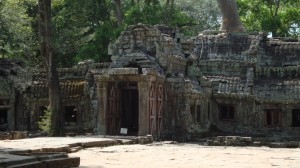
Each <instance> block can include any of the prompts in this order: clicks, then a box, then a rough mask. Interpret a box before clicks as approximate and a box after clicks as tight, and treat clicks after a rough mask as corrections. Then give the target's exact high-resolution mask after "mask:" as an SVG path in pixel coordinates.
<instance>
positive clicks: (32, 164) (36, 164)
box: [7, 162, 47, 168]
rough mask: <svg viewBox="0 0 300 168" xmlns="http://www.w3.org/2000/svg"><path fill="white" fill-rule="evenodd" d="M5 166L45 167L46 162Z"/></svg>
mask: <svg viewBox="0 0 300 168" xmlns="http://www.w3.org/2000/svg"><path fill="white" fill-rule="evenodd" d="M7 168H47V164H46V163H43V162H30V163H24V164H18V165H13V166H9V167H7Z"/></svg>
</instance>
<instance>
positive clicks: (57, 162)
mask: <svg viewBox="0 0 300 168" xmlns="http://www.w3.org/2000/svg"><path fill="white" fill-rule="evenodd" d="M44 163H46V164H47V168H56V167H61V168H69V167H78V166H79V165H80V158H79V157H74V158H62V159H53V160H46V161H44Z"/></svg>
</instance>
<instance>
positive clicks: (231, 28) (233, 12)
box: [218, 0, 245, 32]
mask: <svg viewBox="0 0 300 168" xmlns="http://www.w3.org/2000/svg"><path fill="white" fill-rule="evenodd" d="M218 3H219V7H220V9H221V13H222V26H221V30H222V31H226V32H242V31H245V28H244V26H243V25H242V23H241V21H240V17H239V15H238V9H237V3H236V0H218Z"/></svg>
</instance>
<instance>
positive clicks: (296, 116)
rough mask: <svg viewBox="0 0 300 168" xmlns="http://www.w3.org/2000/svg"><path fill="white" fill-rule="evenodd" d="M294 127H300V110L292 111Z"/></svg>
mask: <svg viewBox="0 0 300 168" xmlns="http://www.w3.org/2000/svg"><path fill="white" fill-rule="evenodd" d="M292 127H300V109H294V110H293V111H292Z"/></svg>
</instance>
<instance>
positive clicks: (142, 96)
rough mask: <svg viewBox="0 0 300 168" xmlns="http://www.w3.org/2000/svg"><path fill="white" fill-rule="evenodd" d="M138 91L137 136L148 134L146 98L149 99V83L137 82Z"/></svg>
mask: <svg viewBox="0 0 300 168" xmlns="http://www.w3.org/2000/svg"><path fill="white" fill-rule="evenodd" d="M138 90H139V132H138V135H139V136H144V135H147V134H149V114H148V98H149V95H148V93H149V82H148V81H141V82H138Z"/></svg>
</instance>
